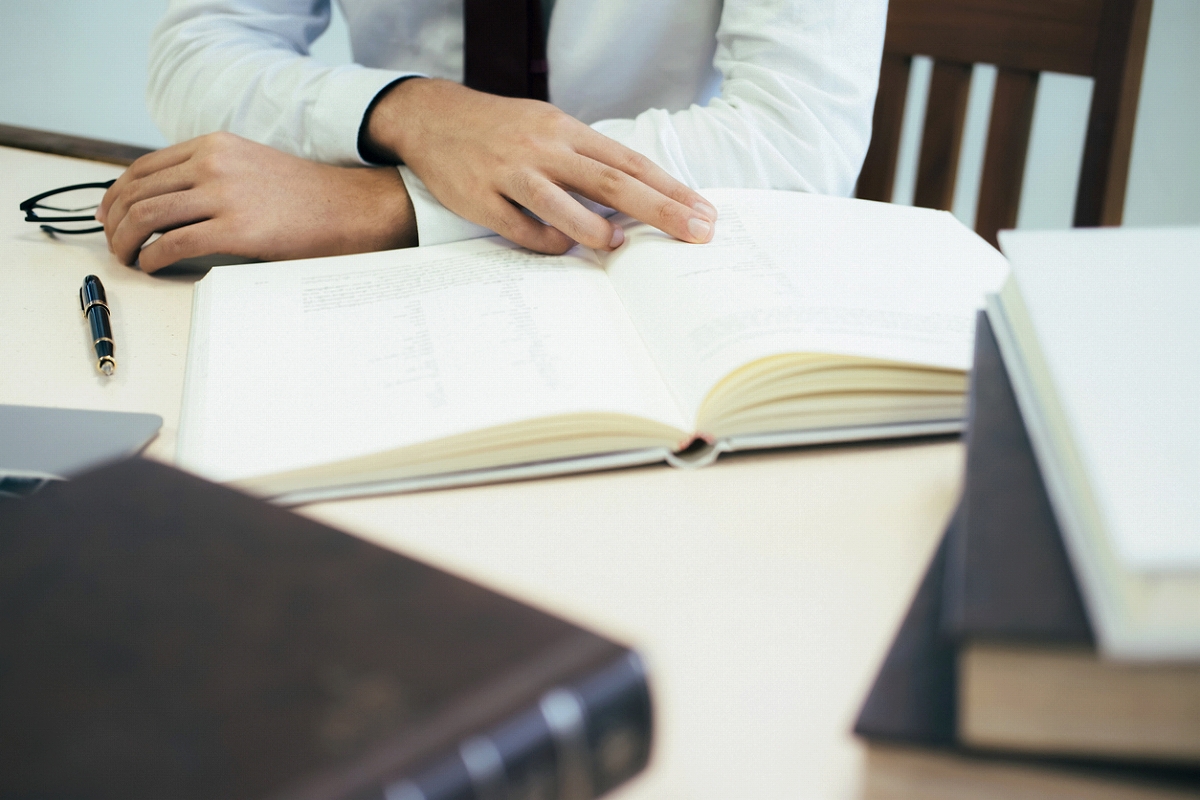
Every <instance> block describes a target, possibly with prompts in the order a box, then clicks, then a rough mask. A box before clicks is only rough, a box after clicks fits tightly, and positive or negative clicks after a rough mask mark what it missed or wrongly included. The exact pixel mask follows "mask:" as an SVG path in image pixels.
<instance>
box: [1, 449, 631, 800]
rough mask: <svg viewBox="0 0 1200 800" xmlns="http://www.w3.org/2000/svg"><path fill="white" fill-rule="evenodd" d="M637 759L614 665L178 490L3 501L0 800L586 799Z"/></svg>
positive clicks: (400, 574)
mask: <svg viewBox="0 0 1200 800" xmlns="http://www.w3.org/2000/svg"><path fill="white" fill-rule="evenodd" d="M650 740H651V707H650V697H649V693H648V689H647V686H646V680H645V674H644V672H643V670H642V667H641V662H640V660H639V659H638V657H637V656H636V654H634V653H633V652H631V651H630V650H629V649H627V648H626V647H624V646H623V645H620V644H618V643H615V642H612V641H610V640H608V639H606V638H604V637H602V636H599V635H597V634H594V633H591V632H589V631H586V630H583V629H581V628H579V627H577V626H575V625H572V624H571V623H569V622H567V621H565V620H562V619H560V618H558V617H555V616H553V615H551V614H548V613H545V612H543V611H540V610H537V609H534V608H531V607H529V606H527V605H524V604H522V603H520V602H517V601H516V600H513V599H511V598H507V597H504V596H501V595H499V594H496V593H495V592H492V591H489V590H488V589H485V588H483V587H481V586H478V585H476V584H474V583H471V582H469V581H466V580H463V579H460V578H457V577H455V576H453V575H449V574H447V573H445V572H442V571H440V570H438V569H434V568H433V567H430V566H428V565H426V564H423V563H421V562H419V561H415V560H413V559H410V558H406V557H405V556H402V555H399V554H397V553H394V552H391V551H389V550H385V549H383V548H380V547H378V546H375V545H373V544H370V543H367V542H365V541H362V540H360V539H357V538H355V537H353V536H350V535H347V534H344V533H341V532H339V531H336V530H333V529H331V528H328V527H325V526H323V525H320V524H318V523H316V522H313V521H311V520H308V519H305V518H303V517H299V516H296V515H294V514H291V513H289V512H287V511H284V510H282V509H279V508H276V507H273V506H270V505H267V504H265V503H262V502H260V501H257V500H254V499H251V498H249V497H246V496H244V495H241V494H238V493H236V492H234V491H231V490H229V489H226V488H223V487H220V486H216V485H213V484H210V483H207V482H204V481H202V480H199V479H197V478H195V477H192V476H190V475H187V474H185V473H182V472H179V471H177V470H174V469H172V468H170V467H167V466H163V465H160V464H156V463H153V462H149V461H144V460H132V461H127V462H123V463H120V464H117V465H114V466H111V467H107V468H104V469H102V470H99V471H96V472H93V473H90V474H87V475H85V476H83V477H80V478H79V479H77V480H74V481H71V482H68V483H62V484H53V485H50V486H47V487H46V488H45V489H43V490H42V491H41V492H39V493H37V494H35V495H33V496H31V497H28V498H24V499H7V500H3V501H0V798H18V797H19V798H34V797H36V798H39V799H40V800H54V799H55V798H79V797H89V798H96V800H107V799H108V798H112V799H113V800H116V799H117V798H121V800H150V798H154V800H217V798H220V800H250V798H279V799H280V800H284V799H286V800H338V799H339V798H353V799H354V800H368V798H372V799H373V798H379V800H443V799H444V798H464V799H465V798H480V800H483V798H514V799H515V798H556V797H557V798H584V797H593V796H596V795H599V794H602V793H604V792H605V791H607V790H608V789H610V788H612V787H614V786H616V785H617V784H620V783H622V782H623V781H625V780H626V779H628V778H629V777H631V776H632V775H634V774H636V773H637V772H638V771H639V770H641V769H642V767H643V766H644V765H645V763H646V761H647V759H648V756H649V750H650Z"/></svg>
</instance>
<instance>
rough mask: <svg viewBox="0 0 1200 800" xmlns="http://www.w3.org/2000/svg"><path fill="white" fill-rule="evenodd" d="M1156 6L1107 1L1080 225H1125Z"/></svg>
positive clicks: (1078, 202)
mask: <svg viewBox="0 0 1200 800" xmlns="http://www.w3.org/2000/svg"><path fill="white" fill-rule="evenodd" d="M1152 2H1153V0H1119V1H1118V0H1108V1H1107V2H1106V3H1105V4H1104V6H1105V7H1104V18H1103V20H1102V24H1101V31H1100V44H1099V47H1098V53H1103V54H1104V57H1100V56H1099V55H1098V56H1097V58H1096V65H1095V69H1094V72H1093V76H1094V77H1095V79H1096V82H1095V85H1094V86H1093V88H1092V108H1091V111H1090V112H1089V114H1088V128H1087V138H1086V139H1084V146H1083V165H1082V168H1081V169H1080V172H1079V191H1078V193H1077V194H1076V196H1075V225H1076V226H1077V227H1090V226H1093V225H1120V224H1121V216H1122V213H1123V212H1124V210H1125V184H1126V182H1127V180H1128V179H1129V156H1130V153H1131V152H1132V150H1133V126H1134V123H1135V122H1136V121H1137V104H1138V94H1139V93H1140V91H1141V88H1142V66H1143V64H1144V63H1145V60H1146V39H1147V37H1148V36H1149V34H1150V11H1151V5H1152Z"/></svg>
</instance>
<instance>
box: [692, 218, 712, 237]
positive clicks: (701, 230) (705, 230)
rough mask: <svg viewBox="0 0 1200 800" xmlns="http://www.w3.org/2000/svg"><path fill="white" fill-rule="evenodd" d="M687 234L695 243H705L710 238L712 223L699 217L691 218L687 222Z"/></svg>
mask: <svg viewBox="0 0 1200 800" xmlns="http://www.w3.org/2000/svg"><path fill="white" fill-rule="evenodd" d="M688 233H690V234H691V235H692V238H693V239H695V240H696V241H697V242H707V241H708V239H709V237H710V236H712V223H711V222H709V221H708V220H704V219H700V218H699V217H692V218H691V219H689V220H688Z"/></svg>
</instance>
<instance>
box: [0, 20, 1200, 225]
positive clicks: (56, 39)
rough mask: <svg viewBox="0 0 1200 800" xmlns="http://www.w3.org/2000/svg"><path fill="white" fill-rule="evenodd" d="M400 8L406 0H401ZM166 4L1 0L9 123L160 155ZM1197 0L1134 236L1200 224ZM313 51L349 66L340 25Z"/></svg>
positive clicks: (903, 188) (1039, 182) (1144, 125)
mask: <svg viewBox="0 0 1200 800" xmlns="http://www.w3.org/2000/svg"><path fill="white" fill-rule="evenodd" d="M400 1H401V0H397V2H400ZM165 7H166V2H165V0H120V2H118V1H117V0H39V1H38V2H19V1H18V0H0V122H3V123H7V124H11V125H24V126H27V127H32V128H43V129H46V130H54V131H62V132H67V133H75V134H79V135H83V136H92V137H96V138H101V139H113V140H116V141H123V142H131V143H135V144H144V145H150V146H160V145H162V144H165V140H164V139H163V137H162V135H161V134H160V133H159V132H158V130H157V129H156V128H155V127H154V124H153V123H152V122H151V121H150V117H149V115H148V114H147V113H146V108H145V102H144V100H143V89H144V87H145V84H146V50H147V48H146V43H147V40H148V38H149V35H150V31H151V30H152V29H153V27H154V25H155V23H156V22H157V20H158V18H159V17H160V16H161V14H162V12H163V10H164V9H165ZM1198 43H1200V0H1156V2H1155V5H1154V16H1153V18H1152V21H1151V27H1150V42H1149V47H1148V52H1147V56H1146V67H1145V73H1144V78H1143V83H1142V95H1141V103H1140V106H1139V109H1138V120H1137V128H1136V132H1135V135H1134V144H1133V158H1132V164H1131V168H1130V177H1129V188H1128V193H1127V196H1126V206H1125V221H1126V223H1127V224H1130V225H1167V224H1193V225H1195V224H1200V44H1198ZM314 53H315V54H316V55H317V56H318V57H320V58H323V59H324V60H326V61H329V62H331V63H337V62H342V61H346V60H348V59H349V46H348V43H347V40H346V30H345V24H344V22H343V21H342V20H341V18H340V16H338V15H335V17H334V22H333V24H332V25H331V27H330V30H329V31H328V32H327V33H326V34H325V36H323V37H322V38H321V40H319V41H318V42H317V45H316V46H315V47H314ZM927 67H928V65H927V64H925V65H921V64H918V68H917V69H915V70H914V71H913V91H910V93H909V104H910V109H912V110H913V111H914V112H916V113H913V114H910V115H909V119H908V121H907V124H906V135H905V143H904V144H902V147H906V148H907V149H906V150H904V154H905V157H903V158H902V161H901V165H900V172H899V174H898V176H897V178H898V180H897V188H896V199H897V200H898V201H904V199H905V198H908V199H909V200H911V197H912V186H913V181H914V178H915V171H916V170H915V163H914V162H915V154H916V146H917V141H918V138H919V134H920V130H919V123H920V116H919V111H920V108H921V107H922V106H923V102H924V100H923V95H924V89H925V88H926V86H927V82H928V68H927ZM994 80H995V72H994V70H991V69H990V68H987V67H982V68H977V70H976V75H975V80H974V82H973V86H972V95H971V101H970V110H969V113H968V123H967V126H968V127H967V130H966V133H965V138H964V151H963V156H962V162H961V165H960V169H959V176H958V192H957V200H956V204H955V213H956V214H957V215H958V216H959V217H960V218H961V219H963V220H964V221H966V222H967V223H968V224H970V223H971V222H972V221H973V219H974V215H975V203H974V193H975V190H976V187H978V183H979V173H980V170H981V168H982V156H983V147H984V144H985V141H984V140H985V131H986V114H987V110H988V107H989V105H990V103H991V86H992V84H993V82H994ZM1090 97H1091V82H1090V81H1089V80H1086V79H1082V78H1073V77H1069V76H1063V75H1046V76H1044V77H1043V80H1042V84H1041V87H1040V90H1039V95H1038V103H1037V107H1036V110H1035V113H1034V127H1033V137H1032V141H1031V144H1030V151H1029V157H1028V163H1027V164H1026V172H1025V189H1024V193H1023V195H1022V201H1021V213H1020V219H1019V225H1020V226H1021V227H1040V228H1057V227H1067V226H1068V225H1070V221H1071V213H1072V204H1073V202H1074V187H1075V183H1076V180H1077V178H1078V174H1079V162H1080V158H1081V156H1082V147H1083V131H1084V124H1085V120H1086V115H1087V107H1088V102H1089V99H1090Z"/></svg>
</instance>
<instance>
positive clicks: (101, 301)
mask: <svg viewBox="0 0 1200 800" xmlns="http://www.w3.org/2000/svg"><path fill="white" fill-rule="evenodd" d="M79 307H80V308H82V309H83V315H84V316H85V317H87V318H88V322H89V323H90V324H91V326H92V344H93V345H95V347H96V369H98V370H100V371H101V372H103V373H104V374H105V375H112V374H113V372H114V371H116V369H117V359H116V356H115V355H114V342H113V338H112V325H110V324H109V321H108V298H106V297H105V296H104V284H102V283H100V279H99V278H97V277H96V276H95V275H88V276H87V277H86V278H84V279H83V286H81V287H80V289H79Z"/></svg>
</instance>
